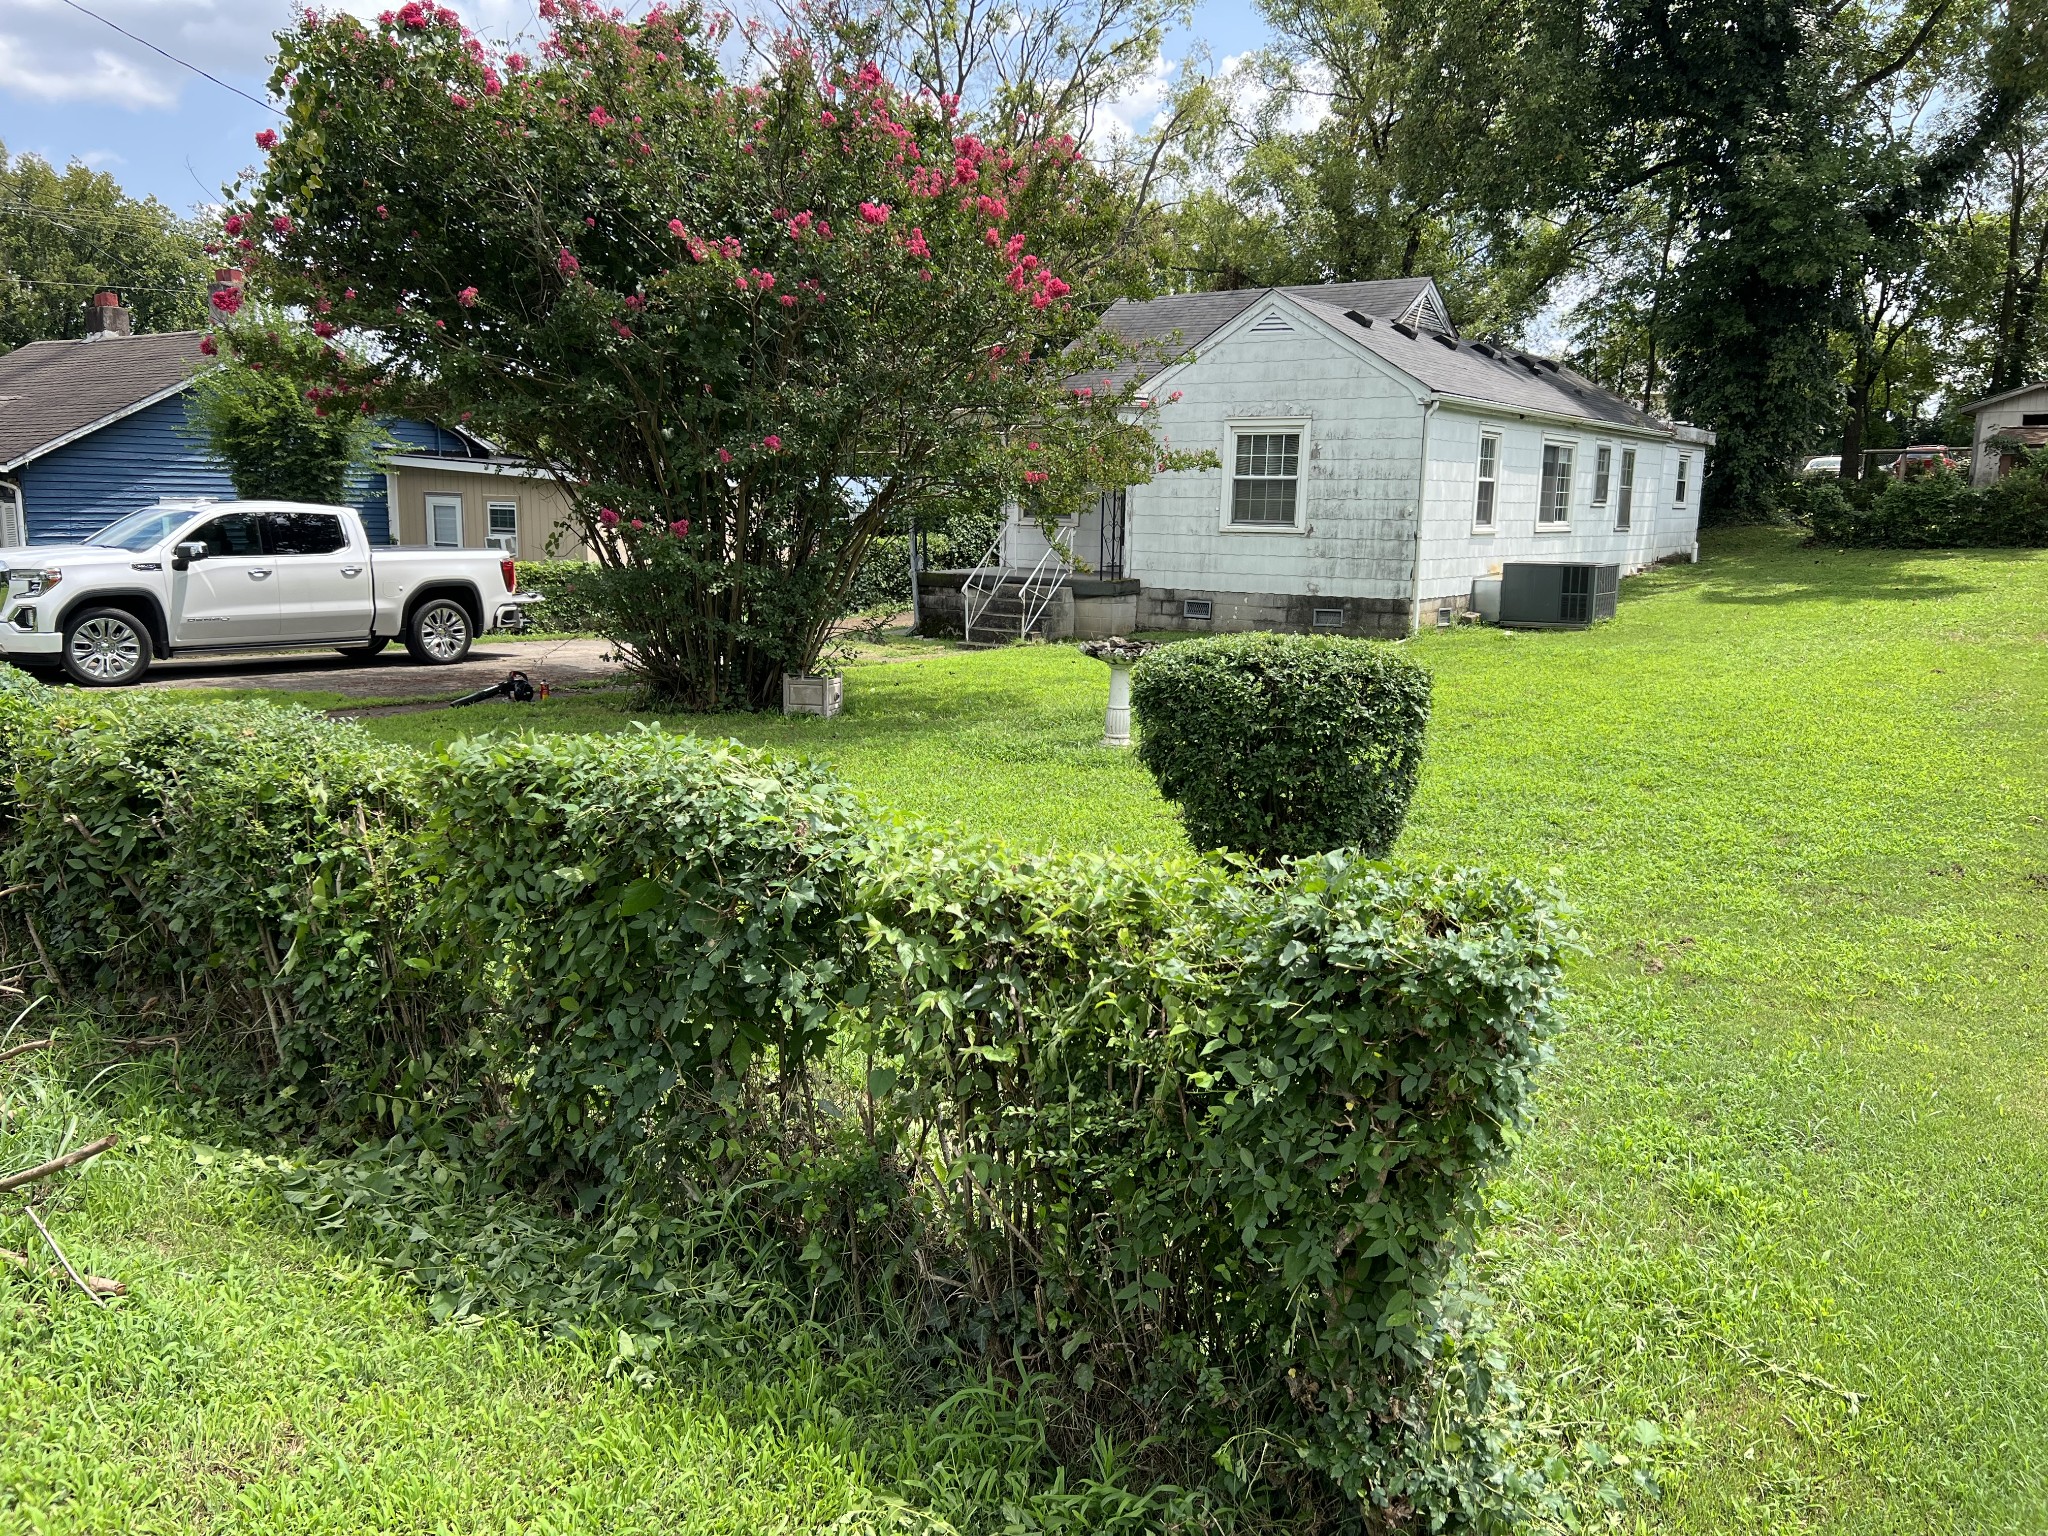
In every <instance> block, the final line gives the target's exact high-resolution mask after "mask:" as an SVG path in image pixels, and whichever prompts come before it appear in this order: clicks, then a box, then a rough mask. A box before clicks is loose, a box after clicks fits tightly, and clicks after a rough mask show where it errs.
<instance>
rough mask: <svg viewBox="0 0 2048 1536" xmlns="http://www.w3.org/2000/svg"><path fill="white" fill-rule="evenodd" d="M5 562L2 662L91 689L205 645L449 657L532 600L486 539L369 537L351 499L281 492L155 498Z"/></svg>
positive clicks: (438, 661) (134, 676)
mask: <svg viewBox="0 0 2048 1536" xmlns="http://www.w3.org/2000/svg"><path fill="white" fill-rule="evenodd" d="M0 563H4V564H5V566H6V567H7V569H6V570H5V571H0V661H8V662H12V663H14V664H15V665H17V666H37V665H42V666H49V665H53V664H54V665H59V666H62V667H63V669H64V671H65V672H66V673H67V674H69V676H70V677H71V679H72V681H74V682H76V683H80V684H83V685H84V686H86V687H88V688H113V687H119V686H121V685H122V684H125V683H134V682H139V681H141V679H142V676H143V674H144V673H146V672H147V671H148V670H149V665H150V662H151V661H152V660H154V659H157V658H159V657H165V656H184V655H189V654H192V653H194V652H199V651H208V652H219V651H276V650H290V649H316V648H317V649H322V650H325V649H329V648H332V649H337V650H341V651H343V652H345V653H347V654H349V655H354V656H374V655H376V654H377V653H378V652H379V651H381V650H383V649H384V647H385V646H386V645H388V644H389V643H390V642H391V641H393V640H403V641H404V642H405V648H406V650H407V651H409V652H411V654H412V658H413V660H415V661H418V662H422V663H424V664H426V665H428V666H447V665H449V664H450V663H452V662H457V661H460V660H462V658H463V657H464V656H466V655H468V654H469V646H470V641H471V640H472V639H473V638H474V637H475V636H477V635H478V634H481V633H483V632H484V631H485V630H487V629H495V628H498V627H500V626H501V625H504V624H507V623H510V622H516V618H515V616H516V615H517V614H518V612H519V610H520V608H521V607H522V606H523V605H524V604H526V603H529V602H536V601H538V600H539V594H537V593H535V594H531V595H528V594H525V593H522V592H520V591H519V590H518V580H517V578H516V577H515V575H514V574H513V566H512V560H511V558H510V557H509V556H504V555H500V554H499V553H498V551H496V550H460V549H392V548H376V547H373V546H372V545H371V543H370V540H369V538H368V536H367V535H366V534H365V533H364V531H363V521H362V519H361V518H360V517H358V516H357V515H356V513H355V511H354V509H352V508H349V507H322V506H310V505H305V504H302V503H298V502H289V501H235V502H208V503H198V502H184V503H178V502H163V503H160V504H158V505H156V506H154V507H146V508H144V509H143V510H141V511H139V512H132V513H130V514H129V515H128V516H126V517H124V518H122V519H121V520H120V521H119V522H116V523H111V524H109V525H108V526H107V527H105V528H102V529H101V530H100V531H99V532H98V533H96V534H94V535H93V536H92V537H91V538H89V539H87V540H86V541H85V542H84V543H83V544H67V545H49V546H32V547H29V548H26V549H11V550H0Z"/></svg>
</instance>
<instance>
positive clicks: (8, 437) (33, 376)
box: [0, 294, 481, 549]
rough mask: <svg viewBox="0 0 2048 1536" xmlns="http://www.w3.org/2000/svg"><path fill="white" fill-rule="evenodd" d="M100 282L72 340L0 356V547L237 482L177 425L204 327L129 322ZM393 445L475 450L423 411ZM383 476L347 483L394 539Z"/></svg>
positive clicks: (75, 532)
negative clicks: (141, 331) (155, 330)
mask: <svg viewBox="0 0 2048 1536" xmlns="http://www.w3.org/2000/svg"><path fill="white" fill-rule="evenodd" d="M111 300H112V295H110V294H101V295H99V296H97V298H96V299H95V300H94V301H93V304H92V306H91V308H90V314H91V317H92V318H91V319H90V321H89V322H88V330H87V334H86V336H85V338H84V339H83V340H80V341H36V342H30V343H29V344H28V345H27V346H23V347H17V348H16V349H15V350H14V351H12V352H9V353H7V354H5V355H4V356H0V549H6V548H10V547H15V546H20V545H24V544H70V543H76V542H78V541H79V540H81V539H84V538H86V537H87V536H89V535H90V534H92V533H94V532H95V531H97V530H98V529H100V528H104V527H105V526H106V525H107V524H108V523H111V522H113V521H114V520H115V519H116V518H118V517H121V516H123V515H125V514H126V513H129V512H132V511H134V510H136V509H137V508H139V507H146V506H151V505H153V504H155V503H156V502H159V501H163V500H165V499H167V498H172V497H198V496H215V497H220V498H221V499H223V500H229V499H232V498H233V496H234V494H235V488H234V484H233V482H231V481H230V480H229V479H228V474H227V470H226V469H225V467H223V466H222V465H221V464H220V462H219V461H218V460H216V459H215V458H213V456H212V455H211V454H210V453H208V452H207V450H206V448H205V446H204V444H203V443H202V442H201V441H200V440H199V439H198V438H197V437H195V436H194V435H193V434H192V433H191V432H189V431H188V430H187V428H186V405H187V400H186V391H187V390H189V389H190V388H191V386H192V382H193V380H195V379H196V378H198V377H199V375H200V374H201V373H202V372H203V371H204V370H205V369H206V368H208V367H210V366H212V365H213V363H214V359H212V358H210V357H208V356H206V355H205V354H204V353H203V352H202V351H201V350H200V342H201V340H202V339H203V338H204V336H205V335H206V333H205V332H204V331H169V332H164V333H161V334H158V335H153V336H135V335H131V334H129V321H128V312H127V311H126V310H125V309H122V308H120V307H119V306H118V304H115V303H113V302H110V301H111ZM384 425H385V427H386V429H387V430H388V431H389V432H390V434H391V437H392V438H393V440H394V446H395V447H396V448H397V449H398V450H399V451H400V452H401V453H403V454H405V455H406V456H407V458H408V461H409V462H417V461H418V460H419V459H422V458H425V459H429V460H438V459H441V458H444V457H445V458H448V459H454V460H464V459H473V458H475V457H476V456H477V455H478V454H479V452H480V451H481V450H480V449H479V448H478V447H477V446H476V445H475V444H473V443H472V442H471V441H470V440H468V439H466V438H464V437H462V436H460V435H458V434H456V433H453V432H448V431H445V430H444V429H442V428H440V427H437V426H435V425H433V424H432V423H430V422H419V421H406V420H393V421H387V422H386V423H385V424H384ZM390 485H391V476H390V475H388V474H384V473H377V472H368V473H364V474H361V475H358V476H357V477H356V478H355V481H354V483H352V484H351V485H350V487H349V491H348V500H349V503H350V504H351V505H352V506H354V507H355V508H356V509H357V510H358V511H360V512H361V513H362V515H363V523H364V525H365V527H366V528H367V529H368V531H369V535H370V538H371V540H372V541H373V542H375V543H379V544H388V543H393V542H395V541H396V540H395V534H396V530H395V529H394V528H393V527H392V518H391V515H390V507H389V504H388V502H389V488H390Z"/></svg>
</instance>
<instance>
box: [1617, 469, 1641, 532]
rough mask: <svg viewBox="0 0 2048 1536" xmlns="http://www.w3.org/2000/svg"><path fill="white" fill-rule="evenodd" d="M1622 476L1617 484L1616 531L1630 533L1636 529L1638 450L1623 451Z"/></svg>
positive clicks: (1618, 477) (1618, 478)
mask: <svg viewBox="0 0 2048 1536" xmlns="http://www.w3.org/2000/svg"><path fill="white" fill-rule="evenodd" d="M1620 471H1621V472H1620V474H1619V475H1618V476H1617V478H1616V482H1615V496H1614V531H1615V532H1616V533H1629V532H1632V531H1633V530H1634V528H1635V514H1636V450H1635V449H1633V448H1624V449H1622V450H1621V466H1620Z"/></svg>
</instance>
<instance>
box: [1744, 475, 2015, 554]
mask: <svg viewBox="0 0 2048 1536" xmlns="http://www.w3.org/2000/svg"><path fill="white" fill-rule="evenodd" d="M1778 510H1779V512H1780V514H1781V515H1783V516H1786V517H1789V518H1790V519H1792V520H1793V521H1794V522H1797V523H1799V524H1801V525H1803V526H1804V527H1806V528H1808V529H1810V530H1811V531H1812V533H1813V536H1814V537H1815V538H1816V539H1818V540H1819V541H1821V542H1822V543H1825V544H1840V545H1844V546H1847V547H1850V548H1867V549H2000V548H2022V549H2040V548H2048V454H2036V455H2035V456H2034V458H2033V460H2032V462H2030V463H2028V464H2025V465H2022V466H2021V467H2020V468H2018V469H2016V470H2014V471H2013V472H2012V473H2011V474H2009V475H2007V476H2005V477H2004V478H2003V479H2001V480H1996V481H1993V482H1992V483H1991V484H1990V485H1987V486H1983V487H1981V488H1980V487H1976V486H1972V485H1971V484H1970V482H1969V481H1968V480H1967V479H1965V478H1964V477H1963V476H1961V475H1958V474H1951V473H1948V472H1946V471H1944V472H1942V473H1939V474H1927V475H1913V476H1910V477H1908V478H1907V479H1904V480H1896V479H1893V478H1892V477H1891V476H1889V475H1878V476H1874V477H1872V478H1870V479H1867V480H1864V481H1861V482H1859V483H1855V484H1851V485H1848V486H1846V487H1845V486H1844V485H1843V483H1842V482H1841V481H1838V480H1795V481H1790V482H1788V483H1786V484H1785V485H1784V486H1782V487H1780V488H1779V491H1778Z"/></svg>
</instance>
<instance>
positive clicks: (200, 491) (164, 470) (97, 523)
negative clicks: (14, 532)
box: [15, 394, 235, 544]
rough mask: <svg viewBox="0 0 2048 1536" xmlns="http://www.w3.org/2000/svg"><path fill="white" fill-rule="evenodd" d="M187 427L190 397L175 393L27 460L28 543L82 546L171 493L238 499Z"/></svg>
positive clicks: (20, 477) (23, 476)
mask: <svg viewBox="0 0 2048 1536" xmlns="http://www.w3.org/2000/svg"><path fill="white" fill-rule="evenodd" d="M184 425H185V397H184V396H183V395H181V394H180V395H173V396H171V398H170V399H168V400H159V401H158V402H157V403H156V404H155V405H152V406H150V407H149V408H148V409H147V410H142V411H137V412H136V413H135V414H134V415H133V416H126V417H123V418H122V419H121V420H119V421H117V422H115V423H113V424H112V425H111V426H106V427H102V428H100V430H99V431H97V432H95V433H93V434H92V435H91V436H90V437H81V438H80V439H79V440H78V441H77V442H75V443H67V444H65V445H64V446H63V447H62V448H59V449H58V450H57V451H56V452H54V453H46V454H44V455H43V456H42V457H41V458H40V459H35V460H32V461H31V462H29V463H27V464H24V465H23V466H22V467H21V468H20V469H19V470H18V471H16V473H15V478H16V480H17V481H18V482H19V484H20V486H21V494H22V499H23V500H24V501H25V502H27V503H28V538H29V542H30V543H31V544H75V543H77V542H78V541H79V540H81V539H83V538H85V537H87V536H88V535H89V534H92V533H95V532H97V531H98V530H100V529H101V528H104V527H106V526H107V524H109V523H111V522H112V521H113V520H114V519H115V518H117V517H124V516H126V515H127V514H128V513H130V512H133V511H136V510H137V509H139V508H141V507H146V506H149V505H151V504H152V503H154V502H158V501H161V500H163V499H164V498H165V497H166V496H219V497H222V498H231V497H233V495H234V494H235V487H234V484H233V483H232V482H231V481H230V480H229V479H228V474H227V471H226V470H225V469H223V468H221V466H220V464H219V462H218V461H217V460H215V459H214V457H213V456H212V455H211V454H209V453H208V452H207V451H206V450H205V449H204V448H202V447H201V446H200V445H199V444H198V443H197V442H196V441H194V440H193V439H192V438H190V437H187V436H186V435H185V432H184V430H183V429H184Z"/></svg>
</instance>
